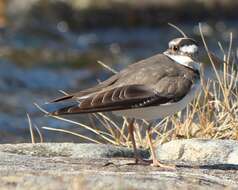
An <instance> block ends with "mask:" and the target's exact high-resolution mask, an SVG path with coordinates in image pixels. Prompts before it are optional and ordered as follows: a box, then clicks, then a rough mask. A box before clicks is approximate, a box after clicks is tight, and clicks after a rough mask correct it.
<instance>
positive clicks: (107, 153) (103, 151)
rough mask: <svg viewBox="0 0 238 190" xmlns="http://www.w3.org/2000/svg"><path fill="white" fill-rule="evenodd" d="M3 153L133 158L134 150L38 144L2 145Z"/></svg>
mask: <svg viewBox="0 0 238 190" xmlns="http://www.w3.org/2000/svg"><path fill="white" fill-rule="evenodd" d="M0 151H1V152H9V153H14V154H23V155H32V156H41V157H59V156H61V157H71V158H113V157H124V158H133V157H134V154H133V150H132V149H129V148H126V147H120V146H113V145H105V144H93V143H80V144H74V143H38V144H28V143H22V144H3V145H1V144H0ZM139 154H140V155H141V156H142V157H144V158H148V157H149V152H148V151H146V150H139Z"/></svg>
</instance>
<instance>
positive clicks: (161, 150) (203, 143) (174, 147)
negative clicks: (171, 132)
mask: <svg viewBox="0 0 238 190" xmlns="http://www.w3.org/2000/svg"><path fill="white" fill-rule="evenodd" d="M157 156H158V158H159V160H164V161H166V162H171V161H172V162H185V163H194V164H196V165H199V164H200V165H214V164H232V165H237V166H238V141H234V140H208V139H184V140H175V141H170V142H168V143H165V144H163V145H161V146H159V147H158V148H157Z"/></svg>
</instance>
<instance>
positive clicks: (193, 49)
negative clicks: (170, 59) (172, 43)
mask: <svg viewBox="0 0 238 190" xmlns="http://www.w3.org/2000/svg"><path fill="white" fill-rule="evenodd" d="M180 51H182V52H184V53H195V52H197V51H198V46H196V45H194V44H193V45H184V46H182V47H180Z"/></svg>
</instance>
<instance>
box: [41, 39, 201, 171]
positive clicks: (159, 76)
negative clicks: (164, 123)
mask: <svg viewBox="0 0 238 190" xmlns="http://www.w3.org/2000/svg"><path fill="white" fill-rule="evenodd" d="M198 52H199V45H198V43H197V42H196V41H195V40H194V39H192V38H189V37H179V38H174V39H172V40H170V41H169V43H168V48H167V50H165V51H164V52H162V53H158V54H156V55H154V56H152V57H149V58H146V59H143V60H141V61H138V62H136V63H133V64H131V65H129V66H128V67H127V68H125V69H123V70H121V71H120V72H118V73H116V74H114V75H112V76H111V77H109V78H108V79H107V80H105V81H103V82H101V83H99V84H97V85H95V86H93V87H91V88H88V89H85V90H81V91H79V92H76V93H72V94H68V95H65V96H62V97H59V98H56V99H53V100H52V101H50V102H49V103H48V104H46V106H45V108H44V109H45V110H47V111H48V112H49V114H51V115H56V116H58V115H68V114H84V113H96V112H112V113H114V114H116V115H119V116H124V117H126V118H128V119H129V124H128V133H129V135H130V137H131V141H132V145H133V150H134V156H135V162H136V163H138V161H139V160H140V157H139V155H138V151H137V147H136V142H135V138H134V133H133V132H134V122H135V119H145V120H148V121H155V120H157V119H160V118H161V119H162V118H164V117H166V116H170V115H173V114H175V113H176V112H178V111H180V110H183V109H184V108H185V107H186V105H188V104H189V103H190V102H191V101H192V100H193V99H194V97H195V96H196V94H197V93H198V92H199V91H200V89H201V80H200V79H201V77H200V73H201V63H200V62H199V59H198ZM147 132H148V133H147V134H149V147H150V151H151V156H152V165H153V166H158V167H166V165H165V164H162V163H161V162H160V161H159V160H158V159H157V158H156V153H155V148H154V147H153V144H152V137H151V133H150V132H151V131H150V127H148V131H147Z"/></svg>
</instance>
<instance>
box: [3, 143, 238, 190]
mask: <svg viewBox="0 0 238 190" xmlns="http://www.w3.org/2000/svg"><path fill="white" fill-rule="evenodd" d="M128 152H130V153H128ZM131 155H133V154H132V152H131V150H130V149H127V148H124V147H116V146H112V145H97V144H73V143H62V144H57V143H46V144H5V145H4V144H2V145H0V184H1V185H0V189H7V190H9V189H10V190H11V189H18V190H25V189H36V190H38V189H39V190H40V189H45V190H50V189H59V190H67V189H72V190H77V189H95V190H101V189H105V190H112V189H125V190H130V189H139V190H145V189H147V190H156V189H158V190H160V189H161V190H164V189H171V190H175V189H218V190H220V189H224V188H225V189H229V190H230V189H237V188H238V182H237V181H238V178H237V176H238V170H236V169H230V170H219V169H206V168H203V169H201V168H188V167H178V168H176V170H168V169H162V168H157V167H152V166H149V165H134V164H132V163H133V162H134V159H133V158H123V157H124V156H129V157H130V156H131ZM117 156H119V157H120V158H118V157H117ZM233 158H234V157H232V159H233Z"/></svg>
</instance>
